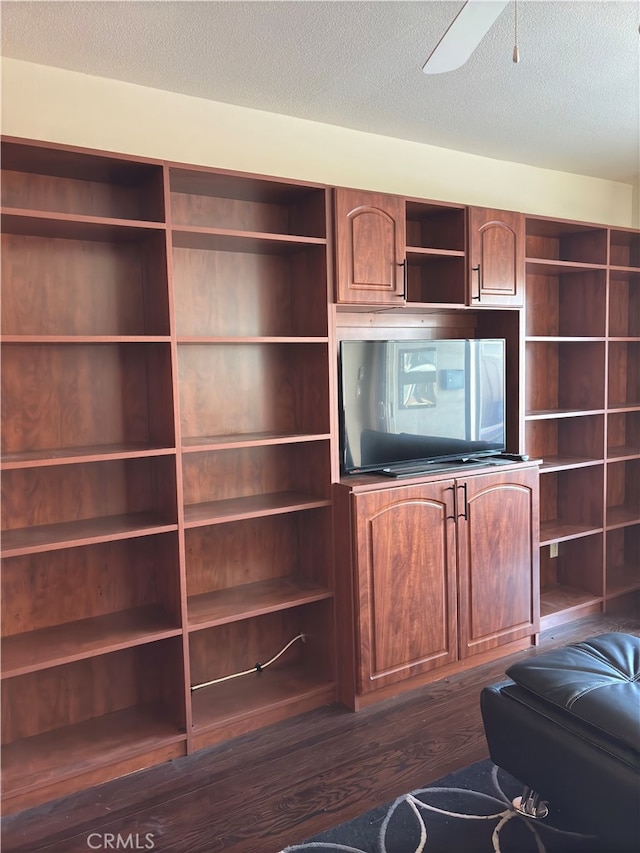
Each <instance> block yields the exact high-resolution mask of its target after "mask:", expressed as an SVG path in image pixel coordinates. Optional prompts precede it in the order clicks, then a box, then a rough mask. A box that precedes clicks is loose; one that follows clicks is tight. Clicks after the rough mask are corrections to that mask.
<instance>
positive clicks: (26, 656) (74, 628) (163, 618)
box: [2, 606, 182, 679]
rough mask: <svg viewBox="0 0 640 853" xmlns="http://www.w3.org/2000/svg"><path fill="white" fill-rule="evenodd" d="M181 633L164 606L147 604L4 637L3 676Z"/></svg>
mask: <svg viewBox="0 0 640 853" xmlns="http://www.w3.org/2000/svg"><path fill="white" fill-rule="evenodd" d="M181 635H182V628H180V627H179V626H175V625H171V620H170V619H169V617H168V615H167V614H166V613H165V612H164V611H163V610H162V608H161V607H160V606H156V607H153V606H146V607H138V608H132V609H130V610H123V611H119V612H117V613H109V614H105V615H103V616H96V617H93V618H87V619H81V620H77V621H74V622H68V623H65V624H62V625H54V626H51V627H49V628H41V629H38V630H36V631H30V632H28V633H25V634H19V635H13V636H8V637H3V639H2V678H3V679H5V678H14V677H16V676H20V675H26V674H27V673H30V672H38V671H41V670H44V669H51V668H53V667H57V666H63V665H64V664H67V663H73V662H74V661H78V660H84V659H86V658H90V657H98V656H100V655H104V654H109V653H111V652H115V651H119V650H121V649H127V648H132V647H134V646H140V645H145V644H148V643H153V642H158V641H160V640H166V639H169V638H171V637H178V636H181Z"/></svg>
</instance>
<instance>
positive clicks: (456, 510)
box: [444, 486, 458, 521]
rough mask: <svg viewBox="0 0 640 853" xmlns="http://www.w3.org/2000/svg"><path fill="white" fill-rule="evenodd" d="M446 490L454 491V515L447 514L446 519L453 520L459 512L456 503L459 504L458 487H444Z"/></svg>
mask: <svg viewBox="0 0 640 853" xmlns="http://www.w3.org/2000/svg"><path fill="white" fill-rule="evenodd" d="M444 491H445V492H453V515H445V519H446V520H449V519H451V521H455V520H456V517H457V513H458V507H457V506H456V504H457V500H456V487H455V486H447V488H446V489H444Z"/></svg>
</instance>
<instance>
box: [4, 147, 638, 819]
mask: <svg viewBox="0 0 640 853" xmlns="http://www.w3.org/2000/svg"><path fill="white" fill-rule="evenodd" d="M353 211H356V212H358V216H359V215H360V212H362V213H363V218H361V219H359V218H357V217H356V218H355V219H352V218H351V214H352V213H353ZM1 214H2V234H1V240H2V269H1V274H2V290H3V294H2V324H1V335H2V337H1V341H2V411H1V418H2V421H1V427H2V436H1V441H2V445H1V457H0V468H1V471H2V506H1V528H2V565H3V577H2V611H1V617H2V618H1V630H2V673H1V675H2V757H3V773H2V784H3V801H4V808H5V811H7V812H9V811H15V810H17V809H20V808H23V807H25V806H28V805H32V804H35V803H38V802H43V801H45V800H48V799H52V798H54V797H57V796H60V795H62V794H65V793H68V792H71V791H74V790H78V789H80V788H83V787H88V786H90V785H93V784H96V783H98V782H101V781H104V780H105V779H108V778H112V777H115V776H118V775H121V774H124V773H128V772H132V771H133V770H137V769H140V768H141V767H145V766H149V765H151V764H153V763H158V762H162V761H165V760H168V759H171V758H175V757H177V756H179V755H184V754H186V753H189V752H192V751H194V750H196V749H199V748H201V747H203V746H206V745H208V744H212V743H215V742H217V741H220V740H223V739H226V738H230V737H232V736H235V735H237V734H239V733H241V732H245V731H248V730H250V729H253V728H256V727H259V726H263V725H265V724H267V723H270V722H273V721H276V720H281V719H284V718H286V717H289V716H291V715H293V714H297V713H299V712H301V711H304V710H308V709H310V708H313V707H316V706H318V705H321V704H324V703H330V702H333V701H335V698H336V682H337V674H336V673H337V671H338V670H339V668H340V667H341V666H345V665H346V664H345V661H349V660H351V659H353V657H354V655H355V654H357V653H358V649H357V648H354V647H353V643H352V642H351V640H349V637H350V636H352V634H351V629H350V628H349V627H348V626H345V625H344V624H337V622H339V618H337V617H336V613H337V614H338V615H339V614H340V613H345V612H349V608H348V607H347V608H345V607H341V603H340V602H337V601H336V598H337V596H338V595H345V594H346V595H351V585H350V581H349V579H346V580H345V579H344V578H342V579H339V581H340V582H339V583H338V584H336V582H335V580H336V579H335V578H334V552H335V545H336V533H335V517H334V513H335V506H334V505H333V498H334V494H335V488H334V487H335V484H336V482H337V481H338V480H339V479H340V471H339V450H338V435H339V431H338V423H337V421H338V416H337V385H338V383H337V358H336V351H337V343H338V341H339V340H340V339H342V338H346V337H356V338H358V337H368V336H372V337H389V336H390V333H392V335H393V336H394V337H402V338H408V339H411V338H412V337H413V338H415V337H418V336H420V337H424V336H427V337H428V336H431V337H454V338H455V337H458V338H462V337H502V338H505V339H506V342H507V389H506V395H507V403H508V405H507V439H508V449H509V450H511V451H514V452H526V453H528V454H529V455H530V456H531V457H541V458H542V459H543V462H542V466H541V477H540V497H541V503H540V519H541V525H540V538H541V548H540V558H541V577H542V589H541V602H542V615H543V619H542V626H543V627H545V626H546V625H551V624H554V622H558V621H566V620H568V619H572V618H574V617H576V616H579V615H581V614H583V613H587V612H591V611H593V610H600V609H606V608H608V607H618V606H621V605H622V604H623V603H624V602H626V601H627V600H633V599H634V598H636V597H637V595H638V592H639V590H640V580H639V579H638V576H637V566H638V560H639V556H640V521H639V514H640V492H639V489H640V486H639V483H640V358H639V356H640V234H639V233H638V232H636V231H632V230H631V229H622V228H609V227H607V226H597V225H596V226H591V225H586V224H584V223H567V222H561V221H556V220H545V219H542V218H540V217H525V215H524V214H521V213H515V212H511V211H507V212H501V211H493V210H489V209H485V208H469V207H466V206H464V205H461V204H454V203H448V202H439V201H438V202H435V201H429V200H423V199H415V198H403V197H399V196H387V195H384V194H381V193H366V192H363V191H360V190H344V189H334V188H330V187H326V186H322V185H319V184H312V183H302V182H298V181H292V180H286V179H277V178H269V177H265V176H258V175H250V174H240V173H232V172H224V171H221V170H216V169H211V168H204V167H202V168H201V167H197V166H190V165H183V164H177V163H168V162H164V161H154V160H150V159H143V158H137V157H132V156H124V155H118V154H112V153H106V152H98V151H89V150H86V149H77V148H72V147H68V146H63V145H55V144H48V143H41V142H34V141H29V140H20V139H15V138H6V139H4V140H3V142H2V207H1ZM347 220H348V222H349V223H351V224H350V225H349V227H351V226H352V231H351V232H348V227H347ZM525 232H526V240H525ZM525 243H526V246H525V245H524V244H525ZM525 249H526V296H523V286H522V284H523V281H524V272H525V262H524V261H523V260H522V258H523V257H524V254H525ZM523 299H524V310H523V307H522V306H523ZM334 302H335V305H334V304H332V303H334ZM530 467H531V466H530ZM527 476H529V477H534V474H532V473H531V471H530V472H529V473H528V474H527ZM530 493H531V494H536V495H537V480H536V483H535V488H534V487H533V486H532V487H531V489H530ZM536 513H537V507H536V508H535V511H533V510H532V511H531V512H530V513H529V517H530V518H534V517H536V518H537V515H536ZM535 532H536V534H537V530H536V531H535ZM342 544H344V543H342ZM550 546H553V547H554V548H555V547H557V549H558V556H557V557H551V556H550V553H549V552H550ZM533 562H535V561H533ZM531 601H532V602H533V603H534V605H535V608H534V609H536V608H537V590H535V591H534V592H533V593H532V594H531ZM507 609H508V608H507ZM400 611H401V608H399V612H400ZM530 617H531V618H529V617H527V618H528V621H526V626H525V627H526V630H525V629H523V631H524V634H525V635H526V636H524V638H523V637H521V636H520V635H519V636H518V642H521V643H526V642H527V641H528V632H530V630H534V628H533V627H531V626H535V625H537V613H531V614H530ZM521 633H522V632H521ZM491 642H492V643H493V645H494V646H495V648H492V650H491V653H492V654H496V655H499V654H500V649H499V642H498V641H497V640H496V641H495V642H494V641H493V640H492V641H491ZM285 647H287V648H286V651H285V652H284V653H283V654H282V655H281V656H279V652H280V651H281V650H282V649H284V648H285ZM271 658H276V659H275V660H274V662H273V665H270V666H269V667H268V668H263V669H262V671H255V670H257V669H258V668H259V667H258V666H257V662H260V668H262V664H264V663H265V662H267V661H269V660H270V659H271ZM454 659H455V655H453V656H452V660H454ZM458 663H459V661H458ZM471 665H473V661H472V660H471V661H468V662H466V663H465V666H471ZM244 671H249V673H250V674H248V675H240V676H238V673H241V672H244ZM208 682H214V683H213V684H212V685H211V686H209V687H200V686H199V685H201V684H203V683H208ZM194 688H195V689H194Z"/></svg>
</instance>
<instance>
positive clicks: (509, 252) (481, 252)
mask: <svg viewBox="0 0 640 853" xmlns="http://www.w3.org/2000/svg"><path fill="white" fill-rule="evenodd" d="M468 257H469V270H468V276H469V277H468V281H469V300H468V302H469V304H470V305H473V306H476V307H477V306H482V305H491V306H496V305H504V306H515V307H518V306H521V305H522V304H523V303H524V273H525V227H524V216H523V214H521V213H515V212H513V211H509V210H492V209H489V208H486V207H470V208H469V252H468Z"/></svg>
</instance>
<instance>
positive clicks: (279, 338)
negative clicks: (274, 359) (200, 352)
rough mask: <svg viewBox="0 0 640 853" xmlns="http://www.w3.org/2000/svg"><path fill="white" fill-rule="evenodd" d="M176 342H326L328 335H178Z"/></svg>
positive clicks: (231, 343) (213, 343) (181, 344)
mask: <svg viewBox="0 0 640 853" xmlns="http://www.w3.org/2000/svg"><path fill="white" fill-rule="evenodd" d="M177 342H178V344H179V345H180V346H189V345H194V344H202V345H212V346H214V345H216V344H218V345H225V346H229V345H234V344H306V345H309V344H327V343H328V342H329V338H328V336H323V335H317V336H312V335H253V336H249V335H248V336H246V337H241V336H237V337H235V336H231V337H222V336H216V335H212V336H207V335H178V339H177Z"/></svg>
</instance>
